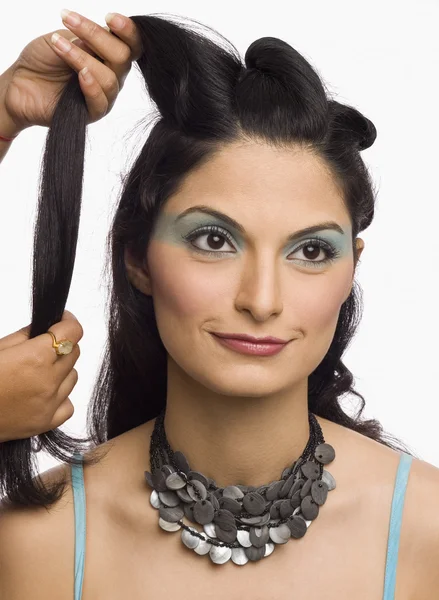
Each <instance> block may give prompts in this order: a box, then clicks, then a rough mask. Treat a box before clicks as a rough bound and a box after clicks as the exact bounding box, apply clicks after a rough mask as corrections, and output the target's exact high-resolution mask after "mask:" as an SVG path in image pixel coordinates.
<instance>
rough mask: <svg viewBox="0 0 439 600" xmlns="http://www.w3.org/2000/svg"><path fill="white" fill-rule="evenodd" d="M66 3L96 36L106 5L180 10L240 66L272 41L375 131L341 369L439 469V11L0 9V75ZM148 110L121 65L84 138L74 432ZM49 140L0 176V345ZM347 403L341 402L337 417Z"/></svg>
mask: <svg viewBox="0 0 439 600" xmlns="http://www.w3.org/2000/svg"><path fill="white" fill-rule="evenodd" d="M62 8H68V9H70V10H75V11H77V12H79V13H81V14H83V15H85V16H86V17H88V18H90V19H92V20H94V21H96V22H97V23H99V24H101V25H102V26H105V21H104V16H105V14H106V13H107V12H110V11H112V12H121V13H122V14H125V15H127V16H131V15H139V14H145V11H147V14H151V13H173V14H175V15H181V16H187V17H190V18H194V19H196V20H198V21H200V22H202V23H204V24H206V25H208V26H211V27H214V28H215V29H216V30H217V31H219V32H220V33H221V34H223V35H224V36H225V37H226V38H228V39H229V40H230V41H231V42H232V43H234V45H235V46H236V47H237V48H238V50H239V51H240V53H241V55H242V56H244V54H245V51H246V49H247V47H248V46H249V45H250V44H251V43H252V42H253V41H254V40H255V39H257V38H260V37H263V36H274V37H279V38H281V39H283V40H285V41H286V42H288V43H289V44H291V45H292V46H294V48H296V49H297V50H298V51H299V52H300V53H302V54H303V55H304V56H305V58H306V59H307V60H309V61H310V62H311V64H312V65H313V66H314V67H315V68H316V69H317V70H318V72H319V74H320V76H321V77H322V78H323V79H324V81H325V82H326V84H327V85H328V87H329V90H330V91H331V92H332V93H333V94H334V95H335V98H336V99H337V100H338V101H340V102H346V103H348V104H351V105H353V106H354V107H356V108H357V109H359V110H360V111H361V112H362V113H363V114H365V115H366V116H367V117H368V118H370V119H371V120H372V121H373V123H374V124H375V126H376V128H377V130H378V137H377V140H376V142H375V144H374V145H373V146H372V147H371V148H370V149H368V150H366V151H364V152H363V153H362V156H363V158H364V160H365V162H366V164H367V165H368V166H369V168H370V170H371V172H372V176H373V179H374V181H375V182H376V183H377V185H378V188H379V193H378V201H377V205H376V215H375V219H374V221H373V223H372V225H371V227H370V228H369V229H368V230H366V231H365V232H363V233H362V234H360V235H361V237H362V238H363V239H364V240H365V242H366V248H365V251H364V252H363V255H362V262H361V265H360V267H359V270H358V272H357V279H358V281H359V282H360V285H361V286H362V288H363V291H364V303H365V308H364V314H363V320H362V322H361V325H360V327H359V330H358V333H357V336H356V337H355V338H354V340H353V342H352V344H351V346H350V348H349V349H348V351H347V352H346V354H345V356H344V362H345V364H346V365H347V366H348V368H349V369H350V370H351V371H352V372H353V374H354V376H355V379H356V389H357V391H359V392H360V393H361V394H363V395H364V397H365V399H366V409H365V412H364V415H365V416H366V417H375V418H378V419H379V420H380V421H381V423H382V424H383V426H384V428H385V429H386V430H387V431H389V432H391V433H393V434H394V435H396V436H398V437H399V438H401V439H402V440H403V441H405V442H406V443H408V444H409V445H410V446H411V448H413V449H414V450H415V452H417V453H419V454H420V455H421V458H422V459H423V460H426V461H428V462H430V463H432V464H434V465H436V466H439V446H438V444H437V441H436V440H437V427H438V423H437V421H438V417H439V410H438V407H437V403H438V385H437V374H438V370H439V367H438V358H439V353H438V349H437V340H438V337H439V317H438V314H437V307H438V305H439V294H438V262H439V251H438V241H437V222H438V218H439V210H438V200H439V194H438V182H437V160H438V149H437V140H438V139H439V119H438V94H437V92H438V84H437V79H438V77H439V36H438V35H437V24H438V22H439V3H438V2H437V1H436V0H418V1H417V2H416V3H413V2H410V3H409V2H407V1H405V2H401V0H398V1H396V0H392V1H390V0H387V1H386V2H385V3H383V2H379V1H378V0H369V2H368V3H367V4H364V3H352V2H351V1H347V0H331V2H327V0H314V2H294V1H291V0H290V1H289V2H286V1H285V2H276V1H272V2H270V3H266V2H264V3H262V2H261V3H260V4H256V3H254V2H248V1H247V2H233V3H232V2H224V1H222V2H219V3H216V2H201V1H195V0H194V1H188V0H180V1H178V2H177V1H175V0H173V1H170V0H160V1H156V0H149V1H148V2H147V3H145V2H135V1H130V0H125V2H123V3H119V4H118V3H117V2H115V3H114V4H111V5H110V4H107V3H104V2H101V1H100V0H94V1H93V3H90V2H84V1H77V2H76V3H74V4H73V5H70V6H63V5H61V4H59V3H58V2H51V1H50V0H45V2H44V3H34V2H29V1H27V2H26V3H25V5H24V6H23V3H18V2H17V3H8V4H7V7H6V6H5V7H4V8H3V14H2V38H1V53H0V72H3V71H4V70H6V69H7V68H8V67H9V66H10V65H11V64H12V63H13V62H14V61H15V60H16V58H17V56H18V54H19V53H20V51H21V50H22V48H24V46H25V45H26V44H28V43H29V42H30V41H31V40H32V39H34V38H35V37H38V36H40V35H42V34H44V33H48V32H51V31H54V30H56V29H60V28H63V27H64V26H63V24H62V22H61V17H60V15H59V13H60V10H61V9H62ZM151 108H152V105H151V103H150V101H149V98H148V97H147V95H146V92H145V91H144V90H143V87H142V83H141V77H140V75H139V74H138V72H137V70H136V69H134V68H133V69H132V70H131V72H130V74H129V76H128V78H127V80H126V82H125V85H124V88H123V89H122V91H121V93H120V95H119V97H118V99H117V101H116V104H115V106H114V107H113V110H112V111H111V112H110V114H109V115H107V116H106V117H105V118H104V119H102V120H101V121H99V122H97V123H94V124H92V125H91V126H90V127H89V128H88V142H87V151H86V162H85V180H84V200H83V206H82V215H81V223H80V232H79V244H78V250H77V257H76V263H75V270H74V274H73V281H72V286H71V290H70V295H69V298H68V301H67V306H66V308H67V309H68V310H70V311H71V312H73V313H74V314H75V315H76V317H77V318H78V319H79V321H80V322H81V324H82V326H83V328H84V332H85V333H84V337H83V338H82V340H81V342H80V347H81V356H80V358H79V360H78V362H77V363H76V366H75V368H77V370H78V372H79V381H78V383H77V385H76V387H75V389H74V390H73V392H72V394H71V396H70V398H71V400H72V402H73V404H74V406H75V413H74V415H73V416H72V418H71V419H69V421H67V422H66V423H65V424H64V425H63V426H62V428H63V429H64V430H65V431H66V432H68V433H71V434H74V435H83V434H85V433H86V432H85V416H86V406H87V403H88V401H89V398H90V394H91V389H92V386H93V383H94V380H95V377H96V375H97V372H98V366H99V364H100V361H101V357H102V354H101V353H102V349H103V346H104V343H105V339H106V331H105V315H104V308H105V303H106V298H107V289H106V285H105V279H104V276H103V266H104V251H105V238H106V235H107V232H108V230H109V225H110V219H111V216H112V211H113V208H114V206H115V201H116V199H117V194H118V191H119V188H120V177H121V175H123V173H124V172H125V170H126V168H127V167H128V166H129V164H130V162H131V160H132V159H133V156H134V155H133V154H132V153H133V151H136V150H138V149H139V144H140V143H142V141H143V140H142V138H141V137H140V138H139V135H138V134H137V135H136V136H135V137H133V136H132V134H131V131H132V128H133V127H134V125H135V124H136V123H137V122H138V121H139V120H140V119H142V118H143V117H145V116H147V115H148V113H149V112H150V111H151ZM46 132H47V129H46V128H43V127H32V128H29V129H27V130H25V131H24V132H22V133H21V134H20V136H19V137H18V139H16V140H15V141H14V142H13V144H12V146H11V148H10V150H9V152H8V154H7V155H6V157H5V158H4V160H3V163H2V164H1V166H0V170H1V186H0V244H1V245H0V272H1V290H0V292H1V293H0V308H1V310H0V337H4V336H6V335H8V334H9V333H12V332H13V331H16V330H17V329H19V328H20V327H23V326H25V325H28V324H29V322H30V318H31V317H30V315H31V311H30V298H31V292H30V290H31V256H32V236H33V232H32V227H33V223H34V217H35V210H36V203H37V184H38V176H39V168H40V161H41V156H42V150H43V147H44V143H45V137H46ZM128 133H129V135H128ZM47 343H49V338H48V341H47ZM353 402H354V404H353V405H352V404H349V403H347V404H345V408H346V409H347V410H348V411H349V412H350V410H351V409H350V408H349V406H355V403H356V401H355V400H353ZM38 460H39V468H40V470H41V471H44V470H46V469H48V468H50V467H52V466H54V465H55V464H57V463H56V461H55V460H54V459H52V458H51V457H49V456H47V455H43V454H42V453H40V454H39V455H38Z"/></svg>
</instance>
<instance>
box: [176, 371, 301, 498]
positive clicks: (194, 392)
mask: <svg viewBox="0 0 439 600" xmlns="http://www.w3.org/2000/svg"><path fill="white" fill-rule="evenodd" d="M164 425H165V431H166V437H167V439H168V442H169V444H170V446H171V448H172V449H173V450H174V451H176V450H180V451H181V452H183V454H184V455H185V456H186V458H187V460H188V462H189V465H190V467H191V469H192V470H194V471H199V472H201V473H202V474H203V475H205V476H206V477H211V478H212V479H214V480H215V482H216V484H217V485H218V486H220V487H225V486H227V485H236V484H242V485H254V486H259V485H263V484H266V483H269V482H271V481H275V480H278V479H280V477H281V474H282V471H283V470H284V469H285V467H287V466H290V465H291V464H292V463H293V462H294V461H295V460H296V459H297V458H298V457H299V456H300V455H301V454H302V452H303V450H304V448H305V446H306V444H307V442H308V438H309V422H308V382H307V380H305V381H304V382H303V383H302V384H301V385H299V386H296V387H295V388H294V389H293V390H285V391H282V392H279V393H277V394H275V395H272V396H271V397H264V398H261V397H237V396H225V395H219V394H216V393H215V392H213V391H211V390H208V389H206V388H205V387H204V386H202V385H201V384H198V383H197V382H194V380H193V379H191V378H189V377H188V376H187V375H186V374H185V373H184V372H182V371H181V370H180V369H179V367H177V366H176V365H175V363H174V364H173V363H172V361H170V364H169V366H168V390H167V405H166V415H165V422H164Z"/></svg>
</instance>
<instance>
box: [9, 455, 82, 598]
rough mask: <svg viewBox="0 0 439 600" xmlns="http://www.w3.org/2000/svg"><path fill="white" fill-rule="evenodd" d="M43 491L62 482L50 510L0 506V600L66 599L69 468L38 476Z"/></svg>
mask: <svg viewBox="0 0 439 600" xmlns="http://www.w3.org/2000/svg"><path fill="white" fill-rule="evenodd" d="M40 479H41V481H42V482H43V483H44V484H45V485H46V484H47V485H50V484H52V483H55V482H56V483H58V482H64V483H65V486H64V491H63V494H62V497H61V498H60V499H59V500H58V501H57V502H55V503H54V504H53V505H52V506H51V507H50V509H46V508H45V507H43V506H31V507H16V506H10V505H8V504H5V503H4V501H3V502H1V503H0V565H1V568H0V597H1V598H8V599H9V600H19V599H21V598H28V597H29V598H34V600H40V599H41V600H43V598H45V599H46V600H52V598H53V600H55V596H54V595H53V594H54V593H55V592H54V590H57V592H56V593H57V598H59V599H60V600H61V599H64V598H66V600H67V598H69V600H71V597H72V593H71V590H72V589H73V588H72V585H73V568H71V565H73V559H74V547H73V546H74V531H73V519H72V518H71V516H70V512H71V508H72V493H71V479H70V467H69V465H64V464H62V465H58V466H56V467H54V468H52V469H50V470H49V471H46V472H45V473H43V474H41V475H40Z"/></svg>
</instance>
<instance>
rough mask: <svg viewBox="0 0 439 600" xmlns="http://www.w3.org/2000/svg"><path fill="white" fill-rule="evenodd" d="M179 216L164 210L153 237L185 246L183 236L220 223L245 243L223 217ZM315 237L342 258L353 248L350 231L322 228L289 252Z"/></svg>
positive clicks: (299, 240) (303, 238) (297, 243)
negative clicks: (343, 232) (323, 241)
mask: <svg viewBox="0 0 439 600" xmlns="http://www.w3.org/2000/svg"><path fill="white" fill-rule="evenodd" d="M177 217H178V213H175V214H174V213H165V212H162V213H161V214H160V215H159V217H158V220H157V222H156V224H155V227H154V230H153V233H152V237H153V238H154V239H157V240H158V241H161V242H166V243H168V244H173V245H177V246H184V245H186V242H185V240H184V239H183V237H184V236H186V235H188V234H190V233H191V232H192V231H195V230H196V229H198V228H200V227H204V226H206V225H219V226H220V227H223V228H224V229H226V230H227V231H229V232H230V233H231V234H232V236H233V239H234V240H235V242H236V243H237V244H238V245H242V246H243V245H244V240H243V238H242V235H241V233H240V232H239V231H236V230H235V228H234V227H231V226H230V225H229V224H228V223H224V222H223V221H222V220H221V219H218V218H214V217H211V216H210V215H206V214H203V213H192V214H189V215H187V216H186V217H183V218H182V219H180V220H178V221H177ZM313 237H319V238H322V239H323V240H325V241H327V242H328V243H329V244H331V245H332V246H334V248H335V249H336V250H337V251H338V252H339V253H340V258H341V257H343V256H345V255H347V254H348V253H349V252H350V250H351V235H350V231H348V232H346V233H345V234H343V235H342V234H341V233H339V232H338V231H333V230H331V229H327V230H323V229H322V230H321V231H318V232H316V233H314V234H310V235H306V236H303V237H302V238H297V240H296V241H295V242H293V243H292V244H291V248H289V249H288V252H291V251H292V250H293V248H294V247H296V246H298V245H299V244H300V242H302V241H304V240H307V239H310V238H313ZM218 252H219V251H218Z"/></svg>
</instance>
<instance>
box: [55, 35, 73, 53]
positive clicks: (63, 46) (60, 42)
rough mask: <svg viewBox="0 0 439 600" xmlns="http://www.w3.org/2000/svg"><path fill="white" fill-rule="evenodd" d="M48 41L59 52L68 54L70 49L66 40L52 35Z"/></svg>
mask: <svg viewBox="0 0 439 600" xmlns="http://www.w3.org/2000/svg"><path fill="white" fill-rule="evenodd" d="M50 39H51V42H52V44H53V45H54V46H56V47H57V48H59V49H60V50H62V51H63V52H68V51H69V50H71V48H72V46H71V44H70V43H69V42H68V40H66V38H64V37H62V36H61V35H59V34H58V33H54V34H53V35H52V37H51V38H50Z"/></svg>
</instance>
